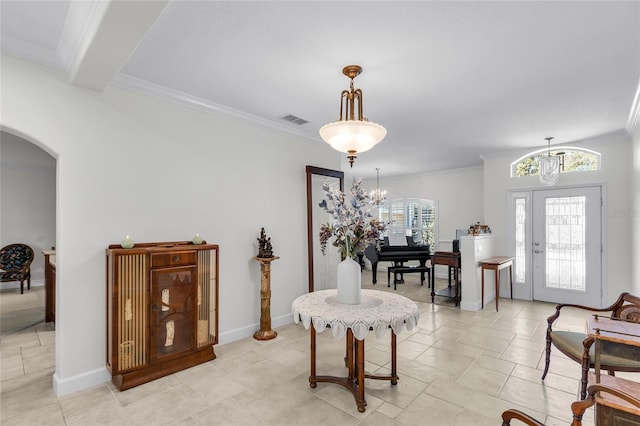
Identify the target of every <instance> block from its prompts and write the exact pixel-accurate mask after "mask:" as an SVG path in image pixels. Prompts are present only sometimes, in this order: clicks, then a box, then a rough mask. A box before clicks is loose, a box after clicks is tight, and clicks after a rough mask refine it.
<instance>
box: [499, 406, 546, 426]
mask: <svg viewBox="0 0 640 426" xmlns="http://www.w3.org/2000/svg"><path fill="white" fill-rule="evenodd" d="M511 419H517V420H520V421H521V422H524V423H526V424H527V425H530V426H544V423H542V422H540V421H538V420H536V419H534V418H533V417H531V416H530V415H528V414H526V413H523V412H522V411H520V410H514V409H509V410H506V411H505V412H503V413H502V426H509V425H510V424H511Z"/></svg>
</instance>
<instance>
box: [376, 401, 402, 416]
mask: <svg viewBox="0 0 640 426" xmlns="http://www.w3.org/2000/svg"><path fill="white" fill-rule="evenodd" d="M376 411H377V412H378V413H380V414H383V415H385V416H386V417H389V418H390V419H395V418H396V417H397V416H398V414H400V413H402V408H400V407H396V406H395V405H393V404H389V403H388V402H384V403H382V405H380V406H379V407H378V409H377V410H376Z"/></svg>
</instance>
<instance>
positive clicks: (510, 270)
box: [509, 262, 513, 300]
mask: <svg viewBox="0 0 640 426" xmlns="http://www.w3.org/2000/svg"><path fill="white" fill-rule="evenodd" d="M509 280H510V282H511V300H513V262H511V263H509Z"/></svg>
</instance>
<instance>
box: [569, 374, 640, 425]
mask: <svg viewBox="0 0 640 426" xmlns="http://www.w3.org/2000/svg"><path fill="white" fill-rule="evenodd" d="M639 398H640V396H639V395H637V394H636V395H631V394H629V393H627V392H625V391H624V390H621V389H617V388H615V387H610V386H607V385H603V384H601V383H599V384H593V385H590V386H589V387H588V388H587V397H586V398H585V399H583V400H582V401H576V402H574V403H572V404H571V411H572V412H573V422H572V423H571V426H581V425H582V415H583V414H584V412H585V411H586V410H587V408H589V407H591V406H593V405H594V404H595V405H596V406H595V413H594V415H595V424H596V426H598V425H634V424H638V423H639V422H640V416H638V414H637V413H638V412H640V399H639Z"/></svg>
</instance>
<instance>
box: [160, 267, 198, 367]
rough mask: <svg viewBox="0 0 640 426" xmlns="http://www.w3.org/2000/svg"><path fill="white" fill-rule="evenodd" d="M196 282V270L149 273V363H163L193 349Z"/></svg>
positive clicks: (178, 269)
mask: <svg viewBox="0 0 640 426" xmlns="http://www.w3.org/2000/svg"><path fill="white" fill-rule="evenodd" d="M195 281H196V267H195V266H190V267H181V268H168V269H156V270H153V271H152V275H151V327H152V330H151V358H152V359H163V358H166V357H170V356H172V355H175V354H180V353H182V352H185V351H191V350H192V349H194V348H195V344H196V336H195V333H194V330H195V327H194V324H195V319H196V294H195V290H194V289H195V286H194V282H195Z"/></svg>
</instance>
